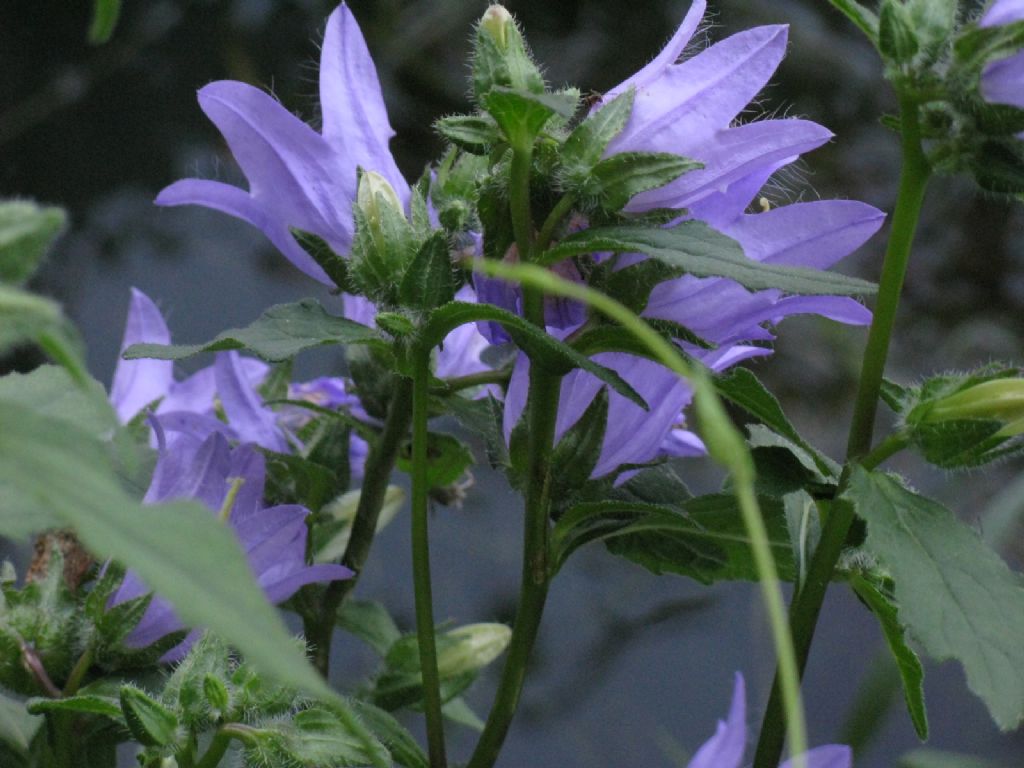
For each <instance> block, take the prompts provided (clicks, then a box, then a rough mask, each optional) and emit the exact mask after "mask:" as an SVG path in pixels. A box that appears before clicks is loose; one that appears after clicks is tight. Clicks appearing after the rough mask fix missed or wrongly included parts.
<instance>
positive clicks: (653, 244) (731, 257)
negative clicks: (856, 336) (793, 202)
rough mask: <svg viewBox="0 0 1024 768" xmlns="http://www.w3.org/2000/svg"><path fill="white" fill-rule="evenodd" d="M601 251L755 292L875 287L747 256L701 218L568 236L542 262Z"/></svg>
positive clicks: (858, 292)
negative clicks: (725, 280) (628, 255)
mask: <svg viewBox="0 0 1024 768" xmlns="http://www.w3.org/2000/svg"><path fill="white" fill-rule="evenodd" d="M601 251H615V252H618V253H645V254H647V255H648V256H651V257H652V258H655V259H658V260H660V261H662V262H664V263H665V264H668V265H669V266H672V267H678V268H679V269H682V270H684V271H685V272H687V273H689V274H691V275H694V276H696V277H727V278H729V279H730V280H735V281H736V282H737V283H739V284H740V285H743V286H745V287H747V288H750V289H752V290H761V289H765V288H776V289H778V290H782V291H786V292H788V293H799V294H807V295H837V296H840V295H841V296H866V295H870V294H873V293H874V292H875V289H876V286H875V285H874V284H872V283H869V282H866V281H864V280H858V279H856V278H853V277H846V276H845V275H840V274H837V273H835V272H821V271H819V270H816V269H808V268H805V267H782V266H778V265H776V264H764V263H762V262H759V261H754V260H752V259H748V258H747V257H746V256H745V255H744V254H743V249H742V248H741V247H740V245H739V243H737V242H736V241H735V240H733V239H731V238H729V237H726V236H725V235H723V234H721V233H719V232H716V231H715V230H714V229H712V228H711V227H709V226H708V225H707V224H705V223H703V222H701V221H684V222H682V223H681V224H677V225H676V226H674V227H672V228H671V229H663V228H661V227H631V226H625V225H622V226H611V227H598V228H596V229H585V230H583V231H581V232H577V233H575V234H572V235H569V237H567V238H565V239H564V240H561V241H560V242H559V243H558V244H557V245H555V246H554V247H553V248H550V249H549V250H548V251H546V252H545V253H544V254H543V256H542V258H541V260H540V261H541V263H543V264H547V265H550V264H555V263H557V262H559V261H562V260H563V259H567V258H570V257H572V256H582V255H584V254H588V253H600V252H601Z"/></svg>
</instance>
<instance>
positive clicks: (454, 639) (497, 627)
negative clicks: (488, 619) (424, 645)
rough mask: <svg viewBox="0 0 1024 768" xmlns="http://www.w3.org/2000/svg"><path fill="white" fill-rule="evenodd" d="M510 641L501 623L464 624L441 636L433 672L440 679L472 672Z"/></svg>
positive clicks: (488, 661) (493, 658) (483, 664)
mask: <svg viewBox="0 0 1024 768" xmlns="http://www.w3.org/2000/svg"><path fill="white" fill-rule="evenodd" d="M511 638H512V630H511V629H509V628H508V627H506V626H505V625H504V624H467V625H466V626H464V627H459V628H457V629H453V630H452V631H450V632H446V633H445V634H444V635H443V639H442V640H441V642H440V643H439V645H440V648H439V650H438V656H437V669H438V672H440V674H441V676H442V677H454V676H456V675H461V674H465V673H467V672H475V671H476V670H478V669H480V668H481V667H485V666H487V665H488V664H490V663H491V662H492V661H494V660H495V659H496V658H498V656H500V655H501V654H502V652H503V651H504V650H505V648H507V647H508V643H509V640H511Z"/></svg>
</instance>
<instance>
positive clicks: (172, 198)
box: [154, 179, 334, 287]
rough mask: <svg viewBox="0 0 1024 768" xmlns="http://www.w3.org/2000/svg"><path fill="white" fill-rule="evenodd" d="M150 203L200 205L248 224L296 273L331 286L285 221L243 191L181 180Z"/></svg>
mask: <svg viewBox="0 0 1024 768" xmlns="http://www.w3.org/2000/svg"><path fill="white" fill-rule="evenodd" d="M154 202H155V203H156V204H157V205H164V206H175V205H201V206H203V207H205V208H212V209H213V210H215V211H221V212H222V213H226V214H228V215H229V216H234V217H236V218H239V219H241V220H242V221H245V222H247V223H249V224H252V225H253V226H254V227H256V228H257V229H258V230H260V231H261V232H262V233H263V234H264V235H266V236H267V239H269V240H270V242H271V243H273V244H274V246H275V247H276V248H277V250H279V251H280V252H281V253H282V254H283V255H284V257H285V258H286V259H288V261H290V262H291V263H292V264H293V265H295V266H296V267H297V268H298V269H299V270H301V271H302V272H303V273H305V274H306V275H308V276H309V277H312V278H313V279H314V280H316V281H318V282H320V283H323V284H324V285H330V286H332V287H333V286H334V282H333V281H332V280H331V279H330V278H329V277H327V273H326V272H324V271H323V269H322V268H321V267H320V265H319V264H317V263H316V262H315V261H314V260H313V257H312V256H310V255H309V254H308V253H306V251H305V249H303V248H302V246H300V245H299V244H298V242H297V241H296V240H295V238H294V237H293V236H292V234H291V232H289V231H288V224H287V222H286V221H284V220H282V219H279V218H275V217H273V216H271V215H270V214H269V213H267V211H266V209H265V208H264V207H263V206H262V205H261V204H259V203H258V202H256V201H255V200H254V199H253V198H252V197H251V196H250V194H249V193H248V192H246V191H245V190H244V189H239V188H238V187H233V186H231V185H230V184H222V183H221V182H219V181H206V180H204V179H182V180H181V181H176V182H175V183H174V184H171V185H170V186H169V187H166V188H164V189H163V190H162V191H161V192H160V194H159V195H157V197H156V200H155V201H154Z"/></svg>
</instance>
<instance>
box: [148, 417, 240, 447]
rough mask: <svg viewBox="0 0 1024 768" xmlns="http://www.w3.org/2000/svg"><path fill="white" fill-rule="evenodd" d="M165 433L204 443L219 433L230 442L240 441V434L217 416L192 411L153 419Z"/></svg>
mask: <svg viewBox="0 0 1024 768" xmlns="http://www.w3.org/2000/svg"><path fill="white" fill-rule="evenodd" d="M151 423H156V424H159V425H160V428H161V429H163V430H164V431H165V432H173V433H176V434H179V435H180V434H186V435H189V436H190V437H192V438H194V439H196V440H198V441H199V442H202V441H203V440H206V438H208V437H209V436H210V435H212V434H214V433H217V434H221V435H223V436H224V437H225V438H227V439H228V440H238V433H237V432H235V430H233V429H232V428H231V427H230V426H228V425H227V424H225V423H224V422H223V421H221V420H220V419H218V418H217V417H216V416H213V415H209V414H205V413H193V412H191V411H169V412H167V413H161V414H158V415H157V416H155V417H153V422H151Z"/></svg>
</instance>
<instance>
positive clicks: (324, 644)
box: [305, 378, 412, 678]
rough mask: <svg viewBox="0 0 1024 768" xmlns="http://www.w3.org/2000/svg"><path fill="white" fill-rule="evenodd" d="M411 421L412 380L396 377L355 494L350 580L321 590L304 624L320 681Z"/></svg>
mask: <svg viewBox="0 0 1024 768" xmlns="http://www.w3.org/2000/svg"><path fill="white" fill-rule="evenodd" d="M411 420H412V381H411V380H409V379H406V378H399V379H398V380H397V381H396V382H395V387H394V390H393V391H392V394H391V402H390V404H389V405H388V415H387V418H386V419H385V420H384V429H383V430H382V431H381V433H380V436H379V437H378V438H377V440H376V442H374V443H373V445H372V446H371V447H370V452H369V454H368V455H367V457H366V468H365V471H364V473H363V487H362V488H361V489H360V492H359V504H358V506H357V507H356V516H355V519H354V520H353V521H352V535H351V536H350V537H349V540H348V546H347V547H346V548H345V554H344V555H343V556H342V558H341V562H342V565H345V566H347V567H348V568H351V569H352V571H353V572H354V574H353V576H352V578H350V579H345V580H344V581H332V582H331V583H330V585H328V587H327V589H326V590H325V591H324V595H323V600H322V601H321V604H320V616H319V617H318V619H317V620H315V621H307V622H306V627H305V629H306V638H307V640H308V641H309V643H310V644H311V645H312V646H313V664H314V665H315V666H316V668H317V670H318V671H319V672H320V674H321V675H323V676H324V678H326V677H327V674H328V672H329V671H330V663H331V637H332V636H333V634H334V624H335V622H336V620H337V616H338V608H339V607H340V606H341V604H342V603H343V602H344V601H345V599H346V598H347V597H348V596H349V594H351V592H352V590H353V589H355V586H356V583H357V581H358V579H359V574H360V572H361V571H362V569H363V564H364V563H365V562H366V558H367V557H368V556H369V554H370V547H371V546H372V545H373V537H374V535H375V534H376V533H377V519H378V518H379V517H380V510H381V507H383V506H384V497H385V494H386V493H387V489H388V480H390V479H391V470H393V469H394V467H395V461H396V459H397V458H398V451H399V449H400V448H401V446H402V440H404V439H405V436H406V434H407V433H408V431H409V422H410V421H411Z"/></svg>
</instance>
